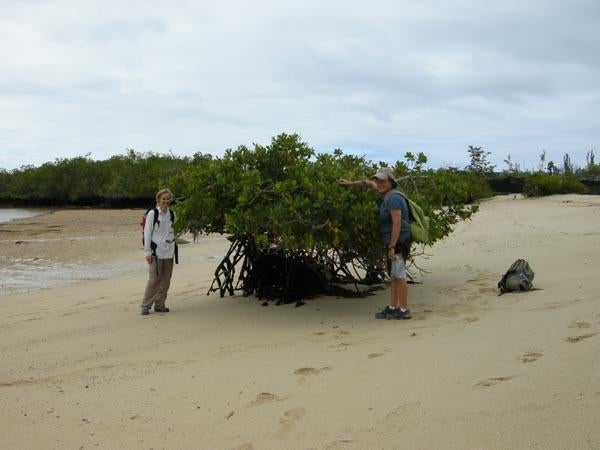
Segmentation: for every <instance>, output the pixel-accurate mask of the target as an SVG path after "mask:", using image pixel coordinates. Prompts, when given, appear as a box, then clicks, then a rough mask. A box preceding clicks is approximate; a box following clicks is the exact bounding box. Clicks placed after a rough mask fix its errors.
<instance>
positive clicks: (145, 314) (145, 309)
mask: <svg viewBox="0 0 600 450" xmlns="http://www.w3.org/2000/svg"><path fill="white" fill-rule="evenodd" d="M148 314H150V311H148V308H142V316H147V315H148Z"/></svg>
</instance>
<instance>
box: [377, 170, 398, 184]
mask: <svg viewBox="0 0 600 450" xmlns="http://www.w3.org/2000/svg"><path fill="white" fill-rule="evenodd" d="M373 178H377V179H378V180H391V181H393V182H396V178H395V177H394V171H393V170H392V168H391V167H380V168H379V170H378V171H377V173H376V174H375V175H373Z"/></svg>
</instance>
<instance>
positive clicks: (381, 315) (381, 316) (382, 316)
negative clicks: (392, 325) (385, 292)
mask: <svg viewBox="0 0 600 450" xmlns="http://www.w3.org/2000/svg"><path fill="white" fill-rule="evenodd" d="M392 311H393V310H392V309H390V307H389V305H388V306H386V307H385V308H383V309H382V310H381V311H379V312H376V313H375V318H376V319H387V318H388V314H389V313H391V312H392Z"/></svg>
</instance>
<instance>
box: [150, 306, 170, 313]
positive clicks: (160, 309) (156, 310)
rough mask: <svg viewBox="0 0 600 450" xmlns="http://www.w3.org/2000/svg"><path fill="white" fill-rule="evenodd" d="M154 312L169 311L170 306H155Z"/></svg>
mask: <svg viewBox="0 0 600 450" xmlns="http://www.w3.org/2000/svg"><path fill="white" fill-rule="evenodd" d="M154 312H169V308H167V307H166V306H163V307H162V308H154Z"/></svg>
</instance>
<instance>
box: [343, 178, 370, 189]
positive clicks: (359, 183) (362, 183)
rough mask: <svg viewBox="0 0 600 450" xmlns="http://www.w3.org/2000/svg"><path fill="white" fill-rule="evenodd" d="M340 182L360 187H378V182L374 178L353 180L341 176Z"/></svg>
mask: <svg viewBox="0 0 600 450" xmlns="http://www.w3.org/2000/svg"><path fill="white" fill-rule="evenodd" d="M338 184H341V185H342V186H353V187H360V188H369V189H377V184H375V182H374V181H372V180H356V181H351V180H347V179H346V178H340V179H339V180H338Z"/></svg>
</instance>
